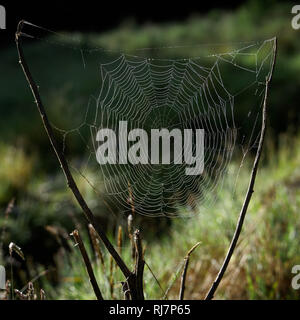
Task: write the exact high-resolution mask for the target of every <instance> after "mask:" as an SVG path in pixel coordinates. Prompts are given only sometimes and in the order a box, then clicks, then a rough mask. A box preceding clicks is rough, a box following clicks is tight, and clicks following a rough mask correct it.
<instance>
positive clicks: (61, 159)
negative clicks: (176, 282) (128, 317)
mask: <svg viewBox="0 0 300 320" xmlns="http://www.w3.org/2000/svg"><path fill="white" fill-rule="evenodd" d="M23 25H24V21H23V20H21V21H20V22H19V24H18V28H17V32H16V45H17V51H18V55H19V63H20V65H21V67H22V69H23V72H24V75H25V77H26V80H27V82H28V84H29V87H30V89H31V92H32V94H33V96H34V98H35V104H36V106H37V108H38V111H39V114H40V116H41V119H42V122H43V125H44V128H45V131H46V133H47V136H48V138H49V141H50V143H51V145H52V148H53V150H54V152H55V154H56V156H57V158H58V161H59V163H60V166H61V168H62V170H63V173H64V175H65V178H66V180H67V185H68V187H69V188H70V189H71V191H72V192H73V195H74V196H75V198H76V200H77V202H78V204H79V205H80V207H81V209H82V210H83V212H84V215H85V217H86V219H87V220H88V222H89V223H91V224H92V225H93V226H94V228H95V230H96V231H97V233H98V235H99V237H100V238H101V240H102V242H103V243H104V245H105V247H106V248H107V250H108V251H109V253H110V254H111V255H112V256H113V258H114V260H115V261H116V263H117V265H118V266H119V268H120V269H121V271H122V272H123V274H124V276H125V277H126V278H128V277H130V276H131V275H132V274H131V272H130V270H129V269H128V267H127V265H126V264H125V262H124V261H123V259H122V258H121V257H120V255H119V254H118V252H117V251H116V250H115V248H114V247H113V245H112V244H111V242H110V241H109V239H108V238H107V236H106V234H105V232H104V230H103V229H102V227H101V226H100V225H99V224H98V223H97V221H96V219H95V216H94V214H93V213H92V211H91V210H90V208H89V207H88V205H87V203H86V202H85V200H84V199H83V197H82V195H81V193H80V191H79V189H78V187H77V184H76V182H75V180H74V178H73V176H72V174H71V172H70V169H69V165H68V163H67V161H66V158H65V156H64V154H63V153H62V152H61V151H60V150H59V148H58V145H57V142H56V140H55V137H54V134H53V130H52V127H51V125H50V122H49V120H48V116H47V113H46V111H45V108H44V106H43V103H42V100H41V97H40V94H39V89H38V87H37V85H36V83H35V81H34V79H33V77H32V75H31V72H30V70H29V68H28V65H27V63H26V60H25V56H24V53H23V49H22V45H21V43H22V41H21V39H20V36H21V35H22V28H23Z"/></svg>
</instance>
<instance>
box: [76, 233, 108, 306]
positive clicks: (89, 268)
mask: <svg viewBox="0 0 300 320" xmlns="http://www.w3.org/2000/svg"><path fill="white" fill-rule="evenodd" d="M71 235H72V236H73V237H74V240H75V243H76V244H77V245H78V247H79V250H80V253H81V255H82V258H83V261H84V263H85V267H86V270H87V273H88V275H89V278H90V282H91V284H92V287H93V289H94V292H95V295H96V297H97V299H98V300H103V297H102V294H101V291H100V289H99V286H98V284H97V280H96V278H95V275H94V271H93V268H92V265H91V262H90V259H89V256H88V254H87V252H86V250H85V247H84V244H83V242H82V239H81V237H80V235H79V232H78V230H74V231H73V232H72V233H71Z"/></svg>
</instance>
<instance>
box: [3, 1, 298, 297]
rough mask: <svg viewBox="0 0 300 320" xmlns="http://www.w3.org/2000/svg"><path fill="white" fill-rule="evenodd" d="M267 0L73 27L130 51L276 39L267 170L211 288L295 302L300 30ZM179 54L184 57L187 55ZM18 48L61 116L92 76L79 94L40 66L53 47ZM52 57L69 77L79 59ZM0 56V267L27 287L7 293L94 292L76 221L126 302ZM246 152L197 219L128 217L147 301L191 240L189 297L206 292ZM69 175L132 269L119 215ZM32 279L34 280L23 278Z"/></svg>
mask: <svg viewBox="0 0 300 320" xmlns="http://www.w3.org/2000/svg"><path fill="white" fill-rule="evenodd" d="M271 3H272V5H271V6H270V3H267V5H268V10H267V12H266V7H265V5H264V4H261V1H260V2H259V1H251V2H249V3H248V4H246V5H244V6H242V7H240V8H239V9H237V10H236V11H235V12H223V11H218V10H215V11H213V12H211V13H209V14H208V15H207V16H203V17H191V18H190V19H189V20H188V21H187V22H186V23H182V24H177V23H172V24H166V25H160V26H158V25H152V24H148V25H145V26H143V27H138V26H137V25H136V24H135V23H134V22H132V21H128V22H124V24H123V25H121V26H120V28H118V29H117V30H114V31H111V32H107V33H105V34H101V35H96V34H90V35H81V34H75V35H72V36H73V37H77V38H79V39H83V38H84V41H86V43H87V45H93V46H100V47H105V48H107V49H119V48H124V47H126V48H127V49H128V50H134V49H136V48H139V47H161V46H165V45H166V44H167V45H171V46H172V45H178V44H180V45H183V46H184V45H190V44H195V43H220V42H222V43H226V42H239V41H249V40H253V39H258V38H259V39H266V38H271V37H273V36H274V35H276V36H278V38H279V55H278V61H277V66H276V71H275V75H274V79H273V82H272V87H271V95H270V99H269V102H268V105H269V110H270V118H269V119H270V120H269V131H268V134H269V135H268V139H267V143H266V144H265V149H264V157H263V166H262V167H261V169H260V170H259V173H258V179H257V183H256V186H255V194H254V197H253V200H252V202H251V204H250V208H249V212H248V215H247V218H246V221H245V225H244V228H243V232H242V235H241V238H240V241H239V243H238V247H237V249H236V251H235V254H234V256H233V259H232V261H231V262H230V265H229V268H228V270H227V272H226V274H225V277H224V279H223V281H222V283H221V286H220V288H219V290H218V291H217V295H216V298H220V299H297V298H299V291H296V290H293V289H292V287H291V279H292V274H291V269H292V267H293V266H294V265H295V264H299V263H300V252H299V244H300V243H299V242H300V237H299V233H300V222H299V221H300V220H299V218H298V213H299V206H300V193H299V186H300V170H299V162H300V136H299V134H298V132H297V131H298V130H297V128H298V125H299V112H298V110H297V107H298V105H297V101H299V90H298V87H299V85H300V83H299V81H300V80H299V72H300V58H299V51H300V41H299V36H298V34H297V32H296V31H294V30H293V29H292V28H291V27H290V18H291V17H290V15H289V12H290V7H289V5H288V4H287V5H286V4H283V3H281V4H278V5H277V4H275V3H273V2H272V1H271ZM184 50H185V49H183V52H182V53H180V54H185V53H186V52H185V51H184ZM188 50H190V49H188ZM193 50H196V49H193ZM26 52H27V54H28V57H29V59H35V60H36V62H37V64H36V65H37V66H38V65H40V68H41V69H42V70H43V72H42V77H44V79H48V82H47V83H48V84H49V88H48V93H47V101H48V102H51V110H50V112H51V115H52V116H53V117H58V116H59V115H60V112H61V106H62V105H64V104H71V103H72V102H73V101H74V100H76V99H80V97H82V96H83V95H84V94H85V93H86V92H85V91H86V90H87V89H88V87H89V86H90V82H92V81H93V79H89V81H90V82H88V81H87V82H86V88H80V90H79V88H78V87H76V85H75V87H70V86H68V85H66V86H63V87H59V85H58V84H59V83H63V82H64V79H63V76H64V75H61V78H59V77H58V78H57V79H53V78H50V77H49V75H50V74H51V64H50V63H49V65H47V64H45V61H51V52H46V51H45V50H43V47H42V46H36V45H34V44H29V45H28V47H27V51H26ZM161 54H164V53H163V52H161ZM189 54H191V52H190V51H189ZM60 56H61V59H62V60H61V61H58V63H61V64H65V63H66V61H68V63H67V64H66V66H65V67H66V68H67V71H68V77H73V78H74V77H77V72H78V69H76V68H78V57H77V56H76V55H75V54H74V56H71V57H69V56H68V57H66V56H64V55H60ZM1 64H2V65H1V70H3V74H5V75H6V78H5V79H4V80H3V78H2V79H1V80H0V81H1V85H0V102H1V106H3V107H1V110H0V134H1V137H2V138H3V139H2V142H1V144H0V158H1V166H0V181H1V184H0V207H1V211H0V244H1V246H0V264H3V265H5V266H6V269H7V271H8V279H10V282H11V285H12V287H13V288H14V289H16V288H18V289H21V288H23V289H24V290H23V294H27V296H26V297H24V296H22V294H20V293H18V292H16V293H15V294H14V297H15V298H21V299H23V298H24V299H25V298H26V299H27V298H30V299H34V298H45V295H46V297H47V298H48V299H94V298H95V295H94V293H93V290H92V287H91V284H90V282H89V281H88V277H87V273H86V269H85V266H84V264H83V261H82V257H81V255H80V252H79V250H78V248H77V247H74V241H73V240H72V238H71V237H70V233H71V232H72V231H73V230H74V229H75V228H76V229H78V230H79V232H80V234H81V236H82V238H83V241H84V244H85V246H86V248H87V251H88V255H89V257H90V259H91V261H92V266H93V269H94V272H95V275H96V278H97V281H98V284H99V287H100V289H101V292H102V294H103V296H104V298H107V299H110V298H113V299H118V298H123V293H122V289H121V281H123V277H122V275H121V273H120V271H119V269H118V268H117V267H116V265H115V263H114V262H113V261H112V259H111V258H110V256H109V255H108V254H107V252H106V251H105V250H104V248H103V247H102V244H101V243H98V249H99V248H100V251H101V254H102V256H103V260H102V259H101V256H100V255H99V252H98V251H97V250H96V249H95V246H94V245H93V242H92V240H93V237H92V236H91V233H90V232H91V231H90V229H89V228H88V227H87V226H86V223H85V222H84V221H83V219H82V218H81V212H80V210H79V209H78V207H77V205H76V204H75V201H74V199H73V198H72V196H71V194H70V192H69V191H68V190H67V189H66V186H65V181H64V178H63V176H62V174H61V172H60V171H58V169H57V167H58V166H57V161H56V159H55V156H54V155H53V154H52V151H51V150H50V148H49V143H48V140H47V138H46V136H45V134H44V132H43V128H42V125H41V123H40V120H39V119H38V115H37V113H36V110H35V107H34V105H33V103H32V97H31V95H30V93H29V91H28V88H27V86H26V84H25V81H24V78H23V75H22V72H21V70H20V67H19V65H18V63H17V53H16V50H15V48H7V49H6V50H3V52H2V53H1ZM45 65H47V66H46V67H45ZM37 71H38V70H35V72H37ZM41 90H43V89H41ZM16 93H17V94H16ZM65 118H67V119H66V120H69V119H70V118H71V117H65ZM75 120H76V119H75ZM72 121H73V119H72ZM75 149H76V146H75ZM74 155H76V152H74ZM76 156H77V157H78V152H77V155H76ZM251 160H252V159H251V156H249V157H248V159H247V161H246V162H245V163H244V164H243V168H242V170H241V172H240V176H239V181H240V183H241V187H239V188H238V189H236V192H235V194H234V195H233V194H232V193H231V192H230V191H229V190H232V189H233V186H234V183H235V181H233V180H232V179H227V180H226V181H225V182H224V186H223V188H222V190H221V192H220V194H219V198H218V200H217V202H216V203H215V205H214V206H213V207H211V208H210V209H209V210H208V209H207V210H202V209H201V208H200V209H199V212H197V213H196V215H195V217H193V218H179V219H174V220H172V221H171V222H170V221H169V220H166V219H163V218H160V219H157V218H155V219H150V218H149V219H148V218H147V219H142V220H139V217H135V220H134V224H136V225H139V227H140V228H141V232H142V235H143V245H144V247H145V261H146V266H145V297H146V298H147V299H155V298H163V297H164V298H169V299H172V298H178V295H179V287H180V274H181V270H182V266H183V262H184V257H185V256H186V254H187V252H188V251H189V250H190V249H191V248H192V247H193V246H194V245H195V244H196V243H197V242H200V245H199V247H197V248H196V249H195V250H194V252H193V253H192V254H191V257H190V264H189V269H188V273H187V286H186V291H185V298H191V299H202V298H203V297H204V295H205V294H206V292H207V290H208V288H209V286H210V285H211V283H212V281H213V279H214V278H215V276H216V274H217V272H218V270H219V267H220V264H221V263H222V261H223V259H224V256H225V254H226V250H227V248H228V246H229V243H230V240H231V237H232V233H233V231H234V227H235V223H236V220H237V216H238V213H239V211H240V208H241V205H242V201H243V198H244V195H245V186H246V185H247V183H248V179H249V171H250V168H251ZM238 166H239V163H238V162H235V161H233V162H232V163H231V164H230V167H229V170H236V169H237V167H238ZM75 176H76V180H77V181H78V184H79V186H80V190H81V191H82V192H83V195H84V197H85V198H86V199H87V201H88V202H89V204H91V207H92V209H93V211H94V212H95V213H96V214H97V217H98V219H99V221H100V222H101V223H102V224H103V226H105V229H106V230H108V233H109V238H110V239H111V241H112V242H113V243H114V244H115V245H116V246H117V247H118V250H119V252H120V253H121V254H122V257H123V258H124V260H125V261H126V262H127V263H128V264H129V265H130V266H131V265H132V266H133V260H132V257H131V256H132V248H131V242H130V237H129V234H128V231H127V227H128V226H127V221H126V220H124V219H120V217H117V218H115V217H113V216H112V215H108V214H107V213H106V209H105V205H104V204H103V203H102V202H99V201H96V198H95V195H94V193H93V192H92V190H90V188H88V187H87V186H86V184H84V183H83V181H82V179H81V177H80V176H78V175H77V174H76V173H75ZM12 199H14V200H12ZM8 204H9V205H8ZM183 210H188V209H183ZM119 226H121V228H122V234H121V231H120V230H121V229H120V228H119ZM1 230H2V231H1ZM11 242H14V243H16V245H17V246H20V247H21V248H22V252H23V254H24V256H25V260H23V259H22V257H21V256H20V255H18V254H17V253H16V252H15V251H13V252H10V250H9V244H10V243H11ZM149 267H150V268H151V271H150V269H149ZM153 274H154V275H155V277H156V278H157V279H155V277H154V276H153ZM30 280H31V281H32V283H33V285H32V284H31V283H30V284H28V281H30ZM41 288H42V289H43V291H42V292H40V291H39V290H40V289H41ZM167 289H169V290H168V292H167V295H166V291H167ZM9 290H10V288H8V291H9ZM21 291H22V290H21Z"/></svg>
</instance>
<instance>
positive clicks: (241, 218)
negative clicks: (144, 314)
mask: <svg viewBox="0 0 300 320" xmlns="http://www.w3.org/2000/svg"><path fill="white" fill-rule="evenodd" d="M276 54H277V39H276V38H274V60H273V62H272V66H271V70H270V76H269V78H267V79H266V89H265V95H264V100H263V111H262V128H261V134H260V139H259V145H258V149H257V152H256V156H255V159H254V163H253V167H252V171H251V176H250V182H249V186H248V190H247V193H246V196H245V200H244V203H243V206H242V209H241V211H240V215H239V219H238V222H237V225H236V229H235V232H234V235H233V237H232V240H231V243H230V246H229V249H228V251H227V254H226V257H225V259H224V262H223V264H222V266H221V268H220V271H219V273H218V275H217V277H216V279H215V281H214V282H213V284H212V286H211V288H210V289H209V291H208V293H207V295H206V297H205V300H211V299H212V298H213V297H214V293H215V292H216V290H217V288H218V286H219V284H220V282H221V280H222V278H223V276H224V273H225V272H226V269H227V267H228V264H229V262H230V259H231V257H232V254H233V252H234V249H235V247H236V244H237V242H238V239H239V236H240V234H241V231H242V227H243V223H244V220H245V216H246V213H247V210H248V206H249V203H250V200H251V198H252V194H253V192H254V184H255V179H256V174H257V169H258V164H259V161H260V158H261V154H262V150H263V144H264V140H265V135H266V124H267V98H268V89H269V84H270V82H271V79H272V74H273V70H274V66H275V62H276Z"/></svg>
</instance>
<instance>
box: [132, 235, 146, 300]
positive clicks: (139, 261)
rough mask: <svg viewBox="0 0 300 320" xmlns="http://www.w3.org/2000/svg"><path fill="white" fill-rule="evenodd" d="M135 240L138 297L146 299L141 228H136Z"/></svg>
mask: <svg viewBox="0 0 300 320" xmlns="http://www.w3.org/2000/svg"><path fill="white" fill-rule="evenodd" d="M133 241H134V245H135V275H136V292H137V299H138V300H144V289H143V273H144V266H145V261H144V257H143V248H142V240H141V237H140V231H139V230H135V232H134V234H133Z"/></svg>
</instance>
